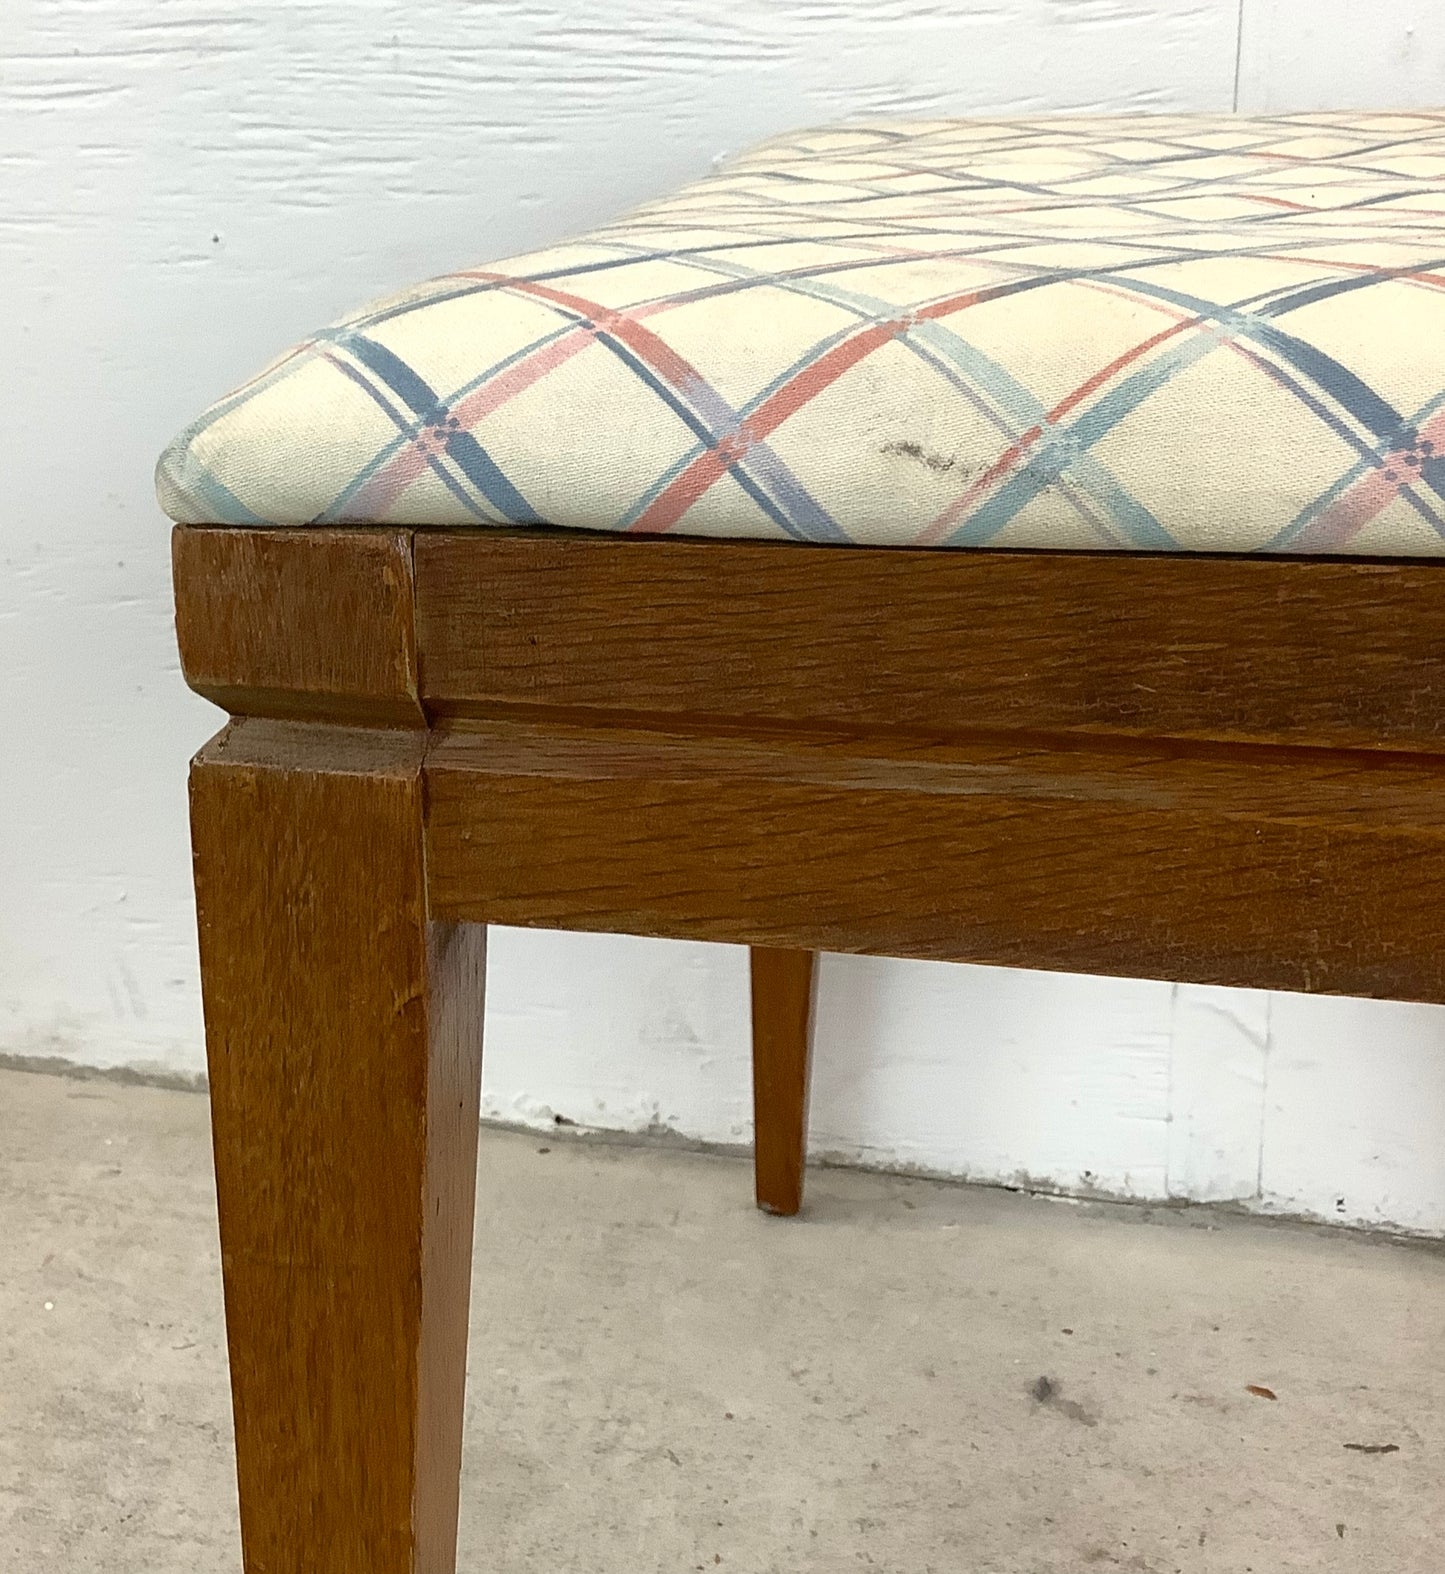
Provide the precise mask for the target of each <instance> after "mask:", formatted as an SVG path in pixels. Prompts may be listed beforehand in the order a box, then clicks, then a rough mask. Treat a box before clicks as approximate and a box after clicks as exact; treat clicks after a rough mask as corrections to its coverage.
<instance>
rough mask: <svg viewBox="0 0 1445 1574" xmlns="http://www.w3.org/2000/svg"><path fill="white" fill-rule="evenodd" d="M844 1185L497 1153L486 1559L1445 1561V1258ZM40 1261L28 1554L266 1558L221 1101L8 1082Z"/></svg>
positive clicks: (677, 1565) (476, 1532) (79, 1564)
mask: <svg viewBox="0 0 1445 1574" xmlns="http://www.w3.org/2000/svg"><path fill="white" fill-rule="evenodd" d="M810 1186H811V1192H810V1199H811V1201H810V1209H809V1214H808V1216H807V1218H806V1220H805V1221H799V1222H788V1221H781V1220H771V1219H765V1218H762V1217H760V1216H758V1215H757V1214H755V1213H754V1212H753V1211H752V1209H751V1207H750V1206H749V1192H748V1173H747V1170H746V1168H745V1166H744V1165H743V1164H742V1163H741V1162H739V1161H737V1160H733V1159H720V1158H713V1157H706V1156H699V1155H693V1154H686V1153H679V1152H672V1151H666V1150H658V1149H651V1150H639V1149H631V1148H624V1147H617V1146H598V1145H583V1144H574V1143H568V1142H564V1141H556V1142H548V1141H545V1140H542V1139H539V1138H536V1137H526V1136H516V1135H511V1134H501V1133H492V1134H488V1135H487V1136H486V1137H485V1138H484V1140H483V1144H482V1160H481V1184H480V1194H479V1211H480V1217H479V1223H478V1235H477V1264H478V1270H477V1274H476V1287H475V1295H474V1301H473V1315H472V1343H471V1350H472V1355H471V1378H470V1390H469V1402H468V1422H467V1449H466V1460H465V1480H464V1483H463V1510H462V1532H461V1560H460V1568H461V1570H462V1571H463V1574H483V1571H485V1574H520V1571H522V1570H527V1571H536V1570H547V1571H548V1574H568V1571H576V1574H584V1571H585V1574H608V1571H612V1570H617V1571H623V1570H625V1571H628V1574H647V1571H653V1570H656V1571H659V1574H661V1571H667V1574H683V1571H688V1570H697V1569H714V1568H722V1569H727V1568H733V1569H737V1570H744V1571H749V1574H824V1571H826V1574H838V1571H840V1570H845V1569H872V1570H882V1571H888V1574H956V1571H958V1574H964V1571H966V1574H1091V1571H1093V1570H1105V1571H1107V1570H1111V1569H1125V1570H1137V1571H1140V1574H1183V1571H1187V1574H1215V1571H1217V1574H1251V1571H1258V1574H1286V1571H1293V1570H1301V1571H1303V1570H1309V1571H1311V1574H1313V1571H1317V1570H1351V1571H1355V1570H1370V1571H1373V1570H1381V1571H1385V1570H1388V1571H1390V1574H1415V1571H1419V1574H1432V1571H1433V1570H1434V1569H1436V1568H1437V1567H1439V1565H1440V1553H1439V1548H1440V1546H1441V1544H1442V1541H1445V1494H1442V1493H1441V1490H1440V1479H1441V1474H1442V1462H1445V1338H1442V1333H1445V1254H1442V1253H1441V1252H1439V1251H1437V1250H1434V1249H1430V1248H1421V1247H1405V1246H1400V1245H1393V1244H1389V1243H1382V1242H1378V1241H1371V1240H1366V1239H1359V1238H1349V1237H1346V1236H1343V1235H1331V1234H1329V1233H1327V1232H1324V1231H1321V1230H1316V1229H1307V1228H1297V1227H1289V1226H1279V1225H1269V1224H1264V1223H1260V1222H1258V1221H1249V1220H1243V1219H1237V1218H1233V1217H1228V1216H1221V1215H1217V1214H1211V1213H1209V1212H1207V1211H1204V1210H1196V1211H1191V1212H1188V1213H1172V1212H1167V1211H1166V1212H1152V1213H1151V1212H1149V1211H1147V1210H1143V1209H1130V1208H1121V1207H1107V1206H1094V1205H1090V1206H1076V1205H1066V1204H1061V1203H1057V1202H1047V1201H1038V1200H1034V1199H1030V1198H1025V1197H1018V1196H1011V1195H1008V1194H1006V1193H1002V1192H996V1191H987V1190H981V1189H970V1188H966V1187H954V1186H945V1185H937V1184H933V1183H929V1182H923V1181H915V1180H907V1179H896V1178H888V1177H880V1176H871V1175H864V1174H854V1173H844V1172H840V1171H822V1172H819V1173H816V1174H814V1175H813V1176H811V1177H810ZM0 1242H3V1243H4V1244H3V1251H0V1569H4V1570H7V1571H9V1570H15V1571H21V1570H24V1571H29V1570H32V1569H39V1568H53V1569H56V1570H65V1571H76V1574H83V1571H90V1570H102V1569H103V1570H105V1571H107V1574H142V1571H144V1574H210V1571H219V1570H227V1571H237V1570H238V1569H239V1554H238V1543H237V1531H236V1506H235V1495H234V1490H233V1487H232V1483H231V1448H230V1439H229V1424H230V1422H229V1406H228V1398H227V1391H226V1377H225V1366H224V1360H223V1356H222V1342H221V1341H222V1329H221V1297H220V1286H219V1280H218V1269H217V1248H216V1238H215V1221H214V1215H213V1210H212V1201H211V1177H210V1153H209V1147H208V1142H207V1135H206V1102H205V1100H204V1099H203V1098H201V1097H198V1096H197V1095H195V1094H191V1093H179V1092H169V1091H163V1090H159V1089H153V1088H144V1087H123V1086H118V1085H116V1084H113V1083H108V1082H100V1081H96V1082H78V1081H72V1080H65V1079H62V1078H59V1077H48V1076H38V1075H33V1074H26V1073H23V1072H0ZM1251 1384H1253V1385H1255V1386H1256V1387H1259V1388H1265V1389H1268V1390H1269V1391H1271V1392H1273V1393H1274V1394H1275V1395H1277V1398H1275V1399H1269V1398H1267V1397H1263V1396H1257V1395H1255V1394H1252V1393H1250V1392H1249V1391H1248V1385H1251ZM1350 1445H1362V1446H1363V1447H1365V1448H1373V1449H1380V1448H1382V1447H1385V1446H1391V1447H1393V1448H1394V1449H1397V1450H1398V1451H1397V1452H1372V1453H1370V1452H1361V1451H1358V1448H1353V1447H1351V1446H1350ZM358 1574H361V1571H358Z"/></svg>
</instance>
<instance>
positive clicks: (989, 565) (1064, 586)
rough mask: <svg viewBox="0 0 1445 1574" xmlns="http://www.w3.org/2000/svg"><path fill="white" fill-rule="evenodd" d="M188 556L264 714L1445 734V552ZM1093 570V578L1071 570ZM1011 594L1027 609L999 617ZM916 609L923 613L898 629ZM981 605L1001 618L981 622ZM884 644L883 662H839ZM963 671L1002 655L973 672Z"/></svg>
mask: <svg viewBox="0 0 1445 1574" xmlns="http://www.w3.org/2000/svg"><path fill="white" fill-rule="evenodd" d="M173 557H174V564H175V581H176V627H177V637H178V643H179V645H180V650H181V656H182V669H183V672H184V675H185V678H186V681H187V682H188V683H189V684H190V686H191V687H192V688H193V689H195V690H196V691H197V692H199V693H201V694H203V695H205V696H206V697H207V698H209V699H211V700H213V701H214V702H215V703H216V704H218V705H221V706H222V707H223V708H225V709H226V710H227V711H229V712H230V713H231V714H232V715H238V716H239V715H250V716H269V717H276V718H294V719H305V720H317V721H328V722H332V723H338V724H342V725H347V724H364V725H380V726H411V727H426V726H429V725H434V724H438V723H444V722H446V721H448V720H450V719H456V718H465V717H473V718H481V719H487V718H495V717H501V716H513V717H515V718H517V719H526V718H528V717H529V716H531V717H534V718H543V717H546V716H555V717H556V718H557V719H559V720H561V721H577V722H586V723H587V724H591V725H602V726H609V727H611V726H622V727H629V726H631V727H639V726H640V727H647V726H659V727H662V728H664V729H670V728H673V727H675V726H677V725H680V724H688V725H694V726H697V727H700V728H703V729H714V728H716V729H719V730H724V731H726V730H732V729H737V728H739V727H741V728H743V729H745V730H750V731H751V730H756V731H761V732H767V731H779V732H783V733H787V732H791V731H793V730H795V729H798V728H802V729H804V730H808V729H821V730H825V731H826V730H834V729H837V728H840V727H842V728H846V729H848V730H853V731H879V732H884V733H888V734H893V735H901V734H903V733H907V732H912V733H914V734H915V735H917V736H924V737H926V736H952V737H973V736H979V735H981V734H983V733H984V732H988V731H994V732H1000V733H1017V734H1023V733H1033V734H1035V735H1037V736H1039V737H1041V738H1048V737H1051V736H1052V737H1059V738H1064V737H1073V738H1080V737H1085V738H1106V737H1111V738H1115V739H1119V740H1147V741H1148V742H1150V743H1153V742H1154V741H1156V740H1158V739H1161V738H1174V739H1180V740H1184V741H1206V742H1229V743H1236V744H1242V745H1246V746H1255V745H1276V746H1280V747H1287V748H1295V747H1306V748H1324V749H1339V748H1353V749H1367V750H1389V751H1395V752H1404V753H1424V754H1434V755H1439V754H1442V753H1445V698H1437V697H1436V696H1445V596H1442V595H1439V594H1438V593H1437V587H1439V589H1440V590H1445V582H1442V581H1441V580H1440V579H1439V578H1438V577H1437V576H1439V575H1440V574H1442V573H1445V563H1435V562H1433V561H1428V560H1419V561H1417V560H1408V559H1399V560H1384V561H1382V560H1378V559H1365V558H1359V559H1356V558H1344V559H1342V558H1323V557H1304V558H1295V559H1288V560H1285V559H1280V558H1277V557H1276V558H1267V557H1262V556H1254V557H1240V556H1232V557H1229V556H1223V555H1219V556H1210V555H1202V554H1184V553H1173V554H1145V553H1117V552H1084V553H1079V552H1020V551H1001V550H977V551H974V550H971V551H969V552H943V551H937V550H927V549H923V550H918V549H900V548H896V547H838V548H833V549H828V548H814V549H812V550H811V551H804V550H803V549H802V544H800V543H792V542H773V541H752V540H738V541H727V542H715V541H706V540H699V539H697V538H686V537H681V538H673V537H666V538H649V537H628V536H618V535H614V534H606V533H598V532H584V531H560V530H555V529H547V528H544V527H527V528H518V529H501V528H495V527H489V528H486V529H480V528H476V527H473V528H469V529H441V528H428V529H419V530H412V529H410V528H406V527H393V526H347V527H338V528H325V529H323V528H319V527H313V526H307V527H304V528H299V527H285V528H283V527H274V528H273V527H256V528H252V527H236V526H177V527H176V528H175V531H174V536H173ZM921 559H928V560H929V563H928V567H927V568H926V569H924V567H923V564H922V562H921V561H920V560H921ZM781 565H790V566H788V567H787V568H786V569H785V571H784V570H782V569H781V568H780V566H781ZM804 565H806V569H804ZM719 576H721V578H719ZM700 580H705V581H706V583H699V581H700ZM734 580H735V581H736V588H735V590H734V591H733V593H732V594H725V595H721V596H719V595H718V594H717V592H718V590H719V588H720V587H722V588H727V587H729V586H731V585H732V584H733V581H734ZM1081 580H1086V581H1087V584H1086V589H1085V591H1084V592H1083V593H1082V595H1081V594H1080V593H1078V592H1077V591H1071V590H1070V588H1069V587H1071V586H1074V585H1075V584H1076V583H1077V582H1079V581H1081ZM634 581H635V593H634ZM762 581H767V582H768V584H769V591H768V593H767V594H762V595H761V596H760V593H759V592H757V590H756V588H755V582H762ZM940 585H943V586H946V593H945V594H944V595H943V596H942V597H940V595H939V592H938V587H939V586H940ZM1166 592H1167V594H1166ZM956 593H958V594H960V595H962V596H964V597H965V598H971V601H970V602H969V604H968V605H966V606H962V607H960V606H957V605H956V604H955V602H954V600H953V597H954V596H955V594H956ZM1286 593H1288V596H1289V598H1290V601H1291V602H1292V603H1293V610H1292V611H1290V609H1289V608H1288V607H1287V608H1285V613H1288V616H1286V615H1285V613H1281V614H1280V617H1281V620H1282V621H1281V627H1282V628H1283V629H1284V631H1285V633H1286V635H1287V636H1289V638H1293V640H1294V644H1293V646H1292V645H1291V644H1290V643H1289V638H1286V639H1285V641H1284V643H1282V645H1281V647H1280V649H1279V650H1278V652H1276V651H1275V650H1274V648H1273V646H1272V644H1271V638H1272V634H1271V627H1272V624H1271V619H1272V618H1273V617H1274V616H1275V611H1274V608H1275V606H1276V604H1277V603H1278V601H1279V598H1280V597H1282V596H1284V595H1286ZM772 595H776V596H777V597H778V603H777V605H776V616H775V615H774V613H775V603H774V601H773V600H770V599H769V597H770V596H772ZM1051 595H1052V596H1056V597H1058V598H1059V603H1058V604H1056V603H1055V602H1053V601H1051V600H1050V599H1049V598H1050V596H1051ZM890 596H891V597H893V598H895V599H893V600H889V599H888V597H890ZM999 596H1002V597H1003V598H1004V600H1005V601H1006V602H1009V604H1008V605H1006V606H1005V607H1004V609H1003V610H1002V611H1001V612H997V613H995V612H994V611H993V608H994V607H995V605H996V599H997V598H998V597H999ZM870 597H873V598H881V599H882V600H883V610H882V612H876V611H875V609H874V607H873V606H872V605H871V603H870ZM749 598H751V599H749ZM840 598H841V599H840ZM1010 598H1011V601H1010ZM1064 601H1067V602H1068V606H1067V608H1065V607H1063V605H1062V603H1063V602H1064ZM1196 602H1199V603H1202V610H1201V607H1200V606H1197V605H1196ZM1160 603H1163V604H1164V607H1165V610H1164V612H1163V614H1161V615H1160V616H1159V617H1158V619H1157V620H1156V621H1151V620H1150V617H1149V615H1148V611H1147V609H1148V608H1149V607H1150V606H1152V605H1158V604H1160ZM1397 603H1398V606H1397ZM1437 607H1438V608H1439V610H1438V612H1437V610H1436V608H1437ZM898 608H906V609H907V616H906V617H904V618H902V619H900V620H899V629H898V630H894V629H891V628H890V626H889V621H890V617H891V615H892V612H893V611H894V610H896V609H898ZM1141 608H1143V609H1145V610H1144V612H1143V613H1142V614H1141V610H1140V609H1141ZM794 610H795V611H796V613H797V628H796V631H794V629H793V624H792V622H791V620H790V619H789V617H788V613H790V612H792V611H794ZM980 610H981V611H982V614H983V618H982V621H983V623H984V624H985V625H989V626H982V627H979V628H977V629H975V626H974V621H973V620H975V619H978V617H979V614H980ZM1036 612H1037V614H1038V615H1037V616H1035V613H1036ZM835 614H836V619H837V624H838V625H840V626H835V624H834V618H835ZM1216 614H1219V616H1216ZM1230 614H1234V615H1235V616H1236V617H1237V618H1238V617H1243V616H1244V615H1246V614H1247V615H1248V618H1249V626H1248V628H1247V629H1245V630H1244V631H1243V632H1241V631H1239V630H1238V629H1233V628H1226V627H1224V626H1223V624H1224V619H1225V618H1226V617H1228V616H1229V615H1230ZM670 621H675V622H677V623H679V624H682V625H685V627H683V628H682V630H681V632H678V631H676V630H674V629H673V628H672V627H670V626H669V624H670ZM915 622H916V625H917V630H918V635H917V645H918V648H919V649H918V651H917V652H915V650H914V649H912V648H910V646H909V644H908V640H909V638H910V637H911V636H910V635H909V634H908V633H907V628H908V625H909V624H911V623H915ZM574 625H575V635H574V634H572V633H571V632H569V631H571V630H573V628H574ZM1356 628H1358V629H1359V638H1358V641H1357V642H1356V643H1355V646H1354V648H1349V640H1348V636H1349V635H1350V634H1351V633H1353V631H1354V630H1355V629H1356ZM778 630H780V631H781V632H776V631H778ZM880 631H881V635H882V640H883V644H882V646H879V645H878V644H877V642H878V640H879V638H880ZM899 631H902V636H901V637H903V638H904V646H903V647H902V648H901V649H899V650H896V651H894V652H893V654H894V655H895V657H896V659H897V662H898V665H899V666H900V667H901V668H902V669H903V670H902V672H901V675H900V676H899V677H897V678H890V677H888V676H887V669H888V667H889V662H888V660H887V656H888V655H889V651H888V649H887V648H886V647H887V641H888V639H889V638H896V637H897V636H898V634H899ZM1015 631H1019V632H1018V633H1017V637H1014V636H1015ZM1156 631H1157V633H1158V636H1159V637H1158V638H1157V639H1156V638H1154V635H1155V633H1156ZM792 632H796V643H795V644H792V645H789V644H788V639H789V635H790V633H792ZM689 636H692V637H689ZM779 641H781V644H779ZM709 642H711V643H709ZM855 642H856V644H857V645H859V646H862V647H866V648H859V649H856V650H855V649H854V643H855ZM870 642H871V643H870ZM1237 642H1238V643H1237ZM703 644H707V645H708V648H707V649H705V650H701V651H699V650H698V649H697V646H698V645H703ZM1240 645H1244V646H1247V653H1246V654H1244V655H1241V654H1240V650H1239V648H1238V647H1239V646H1240ZM579 646H580V647H582V648H581V649H580V650H579V648H578V647H579ZM1000 646H1007V648H1006V649H1002V651H1001V652H1000V651H999V650H998V649H997V647H1000ZM980 647H981V648H980ZM920 652H921V653H920ZM965 654H966V655H967V656H968V660H967V661H966V662H965V661H963V660H962V659H961V657H962V656H963V655H965ZM850 657H852V658H853V659H851V660H850V659H849V658H850ZM944 657H947V658H948V660H947V661H944V660H943V658H944ZM870 659H871V661H872V663H873V668H874V673H873V674H871V675H870V674H867V673H866V672H865V675H864V676H862V677H857V676H849V675H847V674H846V672H844V675H843V676H841V677H840V676H836V674H838V673H839V672H840V671H843V670H844V669H847V668H849V667H852V668H855V669H859V668H865V669H866V667H867V664H868V662H869V661H870ZM990 661H992V665H990ZM1136 661H1138V662H1139V663H1140V664H1141V666H1147V665H1150V664H1152V669H1151V670H1138V669H1136V666H1135V662H1136ZM880 666H881V667H882V668H883V669H884V675H883V676H882V677H879V676H877V675H876V673H877V670H878V668H879V667H880ZM941 666H942V667H950V666H951V667H955V668H957V667H964V666H967V667H969V668H973V667H974V666H977V668H978V671H977V673H976V674H972V675H970V676H968V677H966V678H965V679H963V680H960V679H959V677H958V676H957V673H956V672H954V673H953V674H949V673H948V672H940V670H939V669H940V667H941ZM1357 666H1358V667H1359V668H1361V670H1358V671H1356V670H1354V669H1355V668H1356V667H1357ZM1331 668H1335V669H1337V670H1336V671H1334V672H1332V671H1331V670H1330V669H1331ZM1341 672H1343V673H1344V676H1340V673H1341ZM830 675H831V676H830ZM935 675H936V676H935ZM1206 688H1207V689H1209V690H1210V691H1211V692H1210V693H1209V694H1207V695H1204V696H1202V697H1201V696H1200V694H1199V693H1198V692H1197V691H1199V690H1202V689H1206ZM1257 689H1260V690H1263V689H1267V690H1268V691H1269V692H1268V694H1267V695H1266V696H1264V697H1256V692H1255V691H1256V690H1257ZM1233 695H1239V696H1241V698H1240V700H1239V701H1238V702H1237V703H1236V702H1235V701H1234V700H1233V699H1232V698H1231V696H1233Z"/></svg>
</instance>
